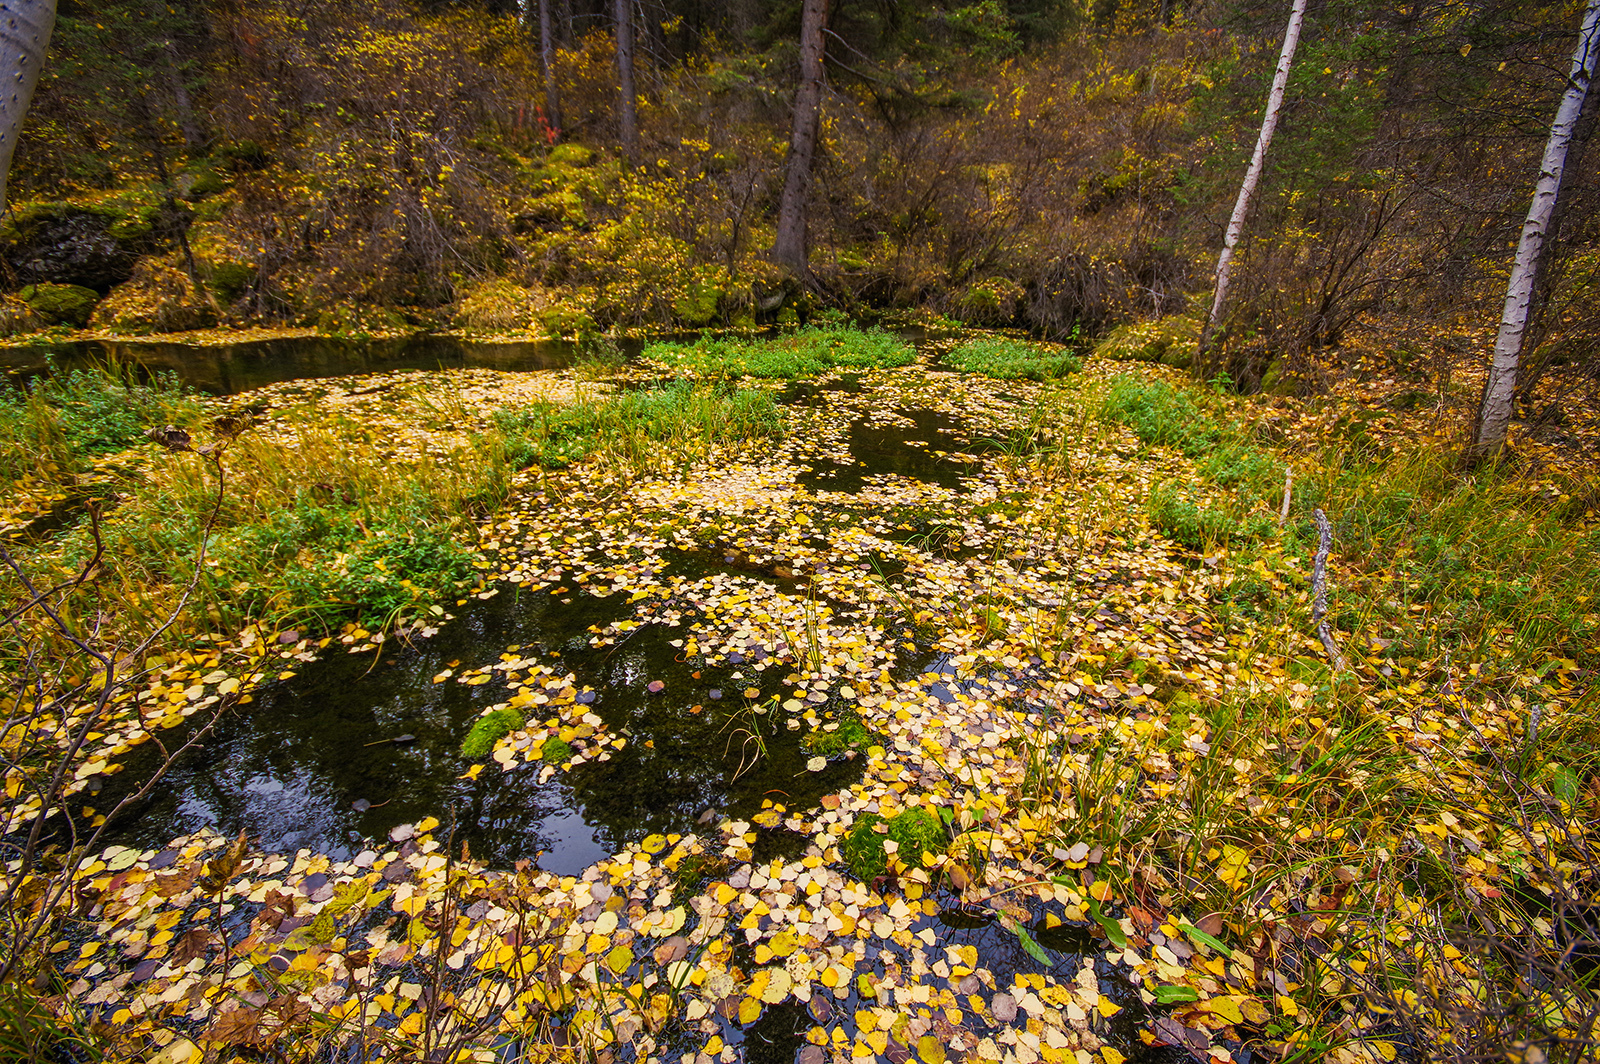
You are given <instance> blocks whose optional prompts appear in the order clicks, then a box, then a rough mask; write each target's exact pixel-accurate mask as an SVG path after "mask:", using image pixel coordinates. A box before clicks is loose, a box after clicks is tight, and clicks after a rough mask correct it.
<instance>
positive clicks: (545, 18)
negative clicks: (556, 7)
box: [539, 0, 561, 136]
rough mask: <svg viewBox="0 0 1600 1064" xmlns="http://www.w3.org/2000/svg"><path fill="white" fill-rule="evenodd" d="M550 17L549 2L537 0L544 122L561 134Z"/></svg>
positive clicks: (559, 102) (554, 48) (559, 104)
mask: <svg viewBox="0 0 1600 1064" xmlns="http://www.w3.org/2000/svg"><path fill="white" fill-rule="evenodd" d="M553 21H554V20H553V19H551V17H550V0H539V66H540V67H542V68H543V71H544V120H545V121H546V122H548V123H549V124H550V129H551V131H552V132H554V133H555V134H556V135H558V136H559V135H560V133H561V93H560V91H559V90H558V89H557V87H556V42H555V36H554V32H553V30H552V28H551V23H552V22H553Z"/></svg>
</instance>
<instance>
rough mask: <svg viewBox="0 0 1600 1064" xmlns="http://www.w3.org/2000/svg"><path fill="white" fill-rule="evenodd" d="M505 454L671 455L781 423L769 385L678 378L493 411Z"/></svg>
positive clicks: (762, 434)
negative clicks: (728, 385) (566, 401)
mask: <svg viewBox="0 0 1600 1064" xmlns="http://www.w3.org/2000/svg"><path fill="white" fill-rule="evenodd" d="M494 425H495V428H496V430H497V431H498V432H499V433H500V434H501V435H502V436H503V437H504V438H505V440H506V447H507V453H508V456H509V458H510V460H511V462H512V464H514V465H517V466H526V465H539V466H543V467H544V468H546V469H564V468H566V467H567V466H570V465H573V464H576V463H578V462H582V461H584V460H585V459H587V458H589V457H591V456H592V455H597V454H603V455H605V456H607V457H609V458H612V459H614V460H618V461H621V462H623V463H625V464H631V465H648V464H650V463H652V462H654V461H658V460H660V459H663V458H666V459H671V460H677V459H680V458H682V457H693V456H697V455H701V454H703V453H704V452H705V450H706V448H707V446H709V445H712V444H719V443H722V444H725V443H738V442H741V441H753V440H758V439H764V438H767V437H772V436H777V435H779V434H780V433H781V432H782V431H783V420H782V416H781V414H780V413H779V411H778V407H777V403H776V402H775V401H774V399H773V397H772V395H771V394H770V393H768V392H764V391H757V390H751V389H740V390H737V391H728V390H725V389H720V388H716V387H711V386H708V385H704V384H694V383H692V382H689V381H676V382H673V383H672V384H668V385H666V386H664V387H661V388H655V389H651V390H648V391H637V392H623V393H621V394H620V395H616V396H613V397H608V398H606V399H602V400H599V401H579V402H577V403H573V404H571V405H569V406H559V405H556V404H553V403H540V404H536V405H534V406H531V407H524V408H522V409H518V410H508V411H501V412H499V413H497V414H496V415H495V418H494Z"/></svg>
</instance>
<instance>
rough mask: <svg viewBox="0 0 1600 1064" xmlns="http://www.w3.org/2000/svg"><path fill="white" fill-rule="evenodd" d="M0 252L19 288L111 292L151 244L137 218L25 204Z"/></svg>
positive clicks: (151, 236)
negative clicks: (67, 287) (32, 286)
mask: <svg viewBox="0 0 1600 1064" xmlns="http://www.w3.org/2000/svg"><path fill="white" fill-rule="evenodd" d="M7 228H8V230H9V231H8V232H7V233H6V240H5V242H4V245H3V247H0V253H3V254H4V256H5V258H6V261H7V262H9V263H10V264H11V269H12V270H13V271H14V272H15V273H16V276H17V280H18V281H19V282H21V283H22V284H25V285H26V284H58V285H79V286H82V287H84V288H92V289H94V290H95V291H96V292H97V293H105V292H109V291H111V289H112V288H115V287H116V286H117V285H119V284H122V283H123V282H124V281H126V280H128V278H129V277H131V276H132V275H133V267H134V264H135V263H137V262H138V261H139V257H140V256H141V255H144V254H146V253H147V252H149V251H150V250H152V249H153V247H154V246H155V242H154V233H153V229H152V227H151V225H150V224H149V222H148V220H147V219H145V218H143V217H142V216H131V215H127V214H126V212H119V211H116V210H112V209H109V208H105V207H83V206H78V205H76V204H71V203H41V204H30V205H28V206H25V207H23V208H21V209H19V210H18V211H17V214H16V217H15V220H14V222H13V223H12V224H11V225H10V226H8V227H7Z"/></svg>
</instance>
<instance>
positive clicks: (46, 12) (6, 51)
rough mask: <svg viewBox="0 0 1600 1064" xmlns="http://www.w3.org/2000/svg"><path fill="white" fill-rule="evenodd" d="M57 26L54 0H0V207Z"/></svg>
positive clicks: (1, 206)
mask: <svg viewBox="0 0 1600 1064" xmlns="http://www.w3.org/2000/svg"><path fill="white" fill-rule="evenodd" d="M55 28H56V0H0V79H3V84H4V86H5V87H4V88H0V209H4V207H5V203H6V178H7V177H8V176H9V175H10V173H11V157H12V156H13V155H14V154H15V153H16V150H17V138H18V137H19V136H21V134H22V120H23V118H24V117H25V116H26V115H27V113H28V105H29V104H30V103H32V102H33V90H34V88H35V87H36V86H37V85H38V84H39V71H41V70H43V69H44V53H45V52H46V51H47V50H49V48H50V34H51V33H52V32H54V31H55Z"/></svg>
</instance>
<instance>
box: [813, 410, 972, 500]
mask: <svg viewBox="0 0 1600 1064" xmlns="http://www.w3.org/2000/svg"><path fill="white" fill-rule="evenodd" d="M894 414H895V415H896V416H895V417H893V418H884V419H882V420H879V419H876V418H872V417H862V418H857V419H856V420H855V421H853V422H851V424H850V444H849V450H848V451H847V452H846V453H845V454H843V455H841V456H840V457H841V459H842V460H840V461H833V462H819V463H817V464H816V465H815V466H814V467H813V468H812V469H811V470H809V471H807V472H805V473H802V474H800V476H799V477H798V478H797V479H798V481H799V483H800V485H801V486H802V487H804V488H807V489H809V490H811V491H843V492H852V493H853V492H859V491H860V490H861V489H862V488H863V487H865V486H866V482H867V478H868V477H871V476H876V475H880V474H884V473H893V474H897V475H899V476H903V477H910V478H911V479H913V480H920V481H923V482H924V483H928V484H938V485H940V486H941V487H946V488H952V489H955V488H959V487H960V486H961V481H962V480H963V479H964V478H965V477H967V476H970V475H971V474H972V473H973V472H974V471H975V470H977V469H980V468H981V465H978V464H976V463H974V462H972V461H968V460H966V459H963V458H961V457H959V455H962V454H980V453H983V452H984V451H987V450H992V449H993V448H992V445H990V444H986V443H983V442H981V441H972V440H969V439H968V438H967V428H966V425H965V424H964V423H963V422H962V421H961V420H960V419H958V418H954V417H951V416H950V415H949V414H945V413H941V412H940V411H938V410H921V409H916V410H905V409H897V410H895V411H894ZM901 419H907V420H909V421H910V422H911V424H910V425H906V424H903V423H902V421H901ZM935 451H944V452H947V453H946V454H935V453H934V452H935Z"/></svg>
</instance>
